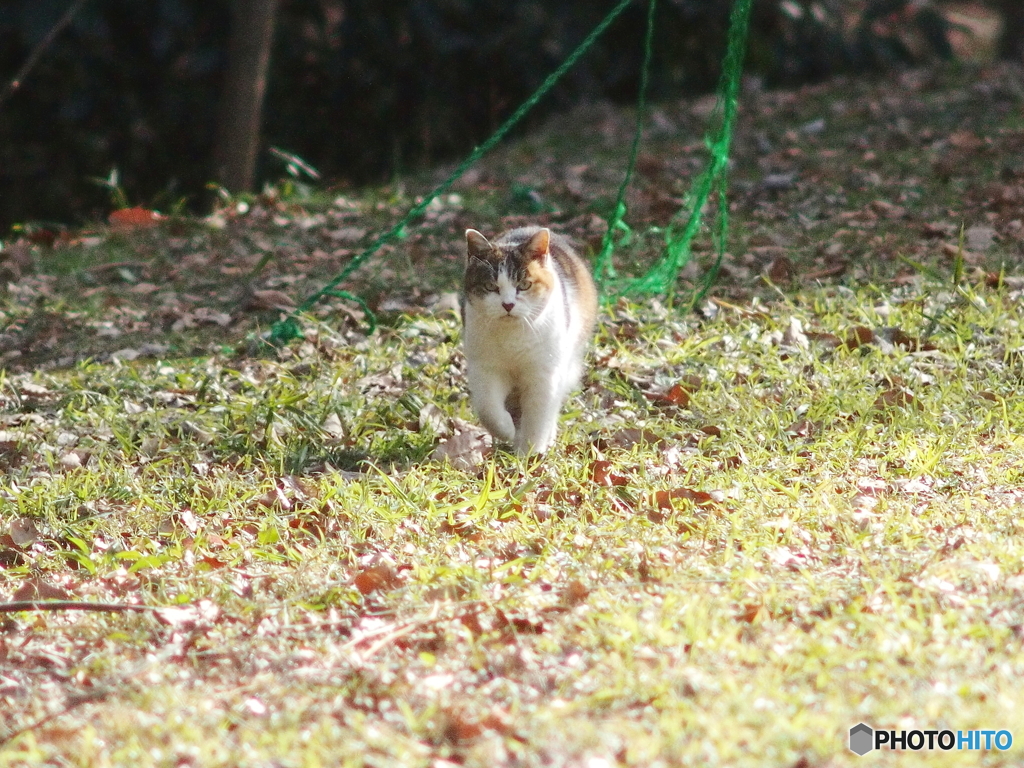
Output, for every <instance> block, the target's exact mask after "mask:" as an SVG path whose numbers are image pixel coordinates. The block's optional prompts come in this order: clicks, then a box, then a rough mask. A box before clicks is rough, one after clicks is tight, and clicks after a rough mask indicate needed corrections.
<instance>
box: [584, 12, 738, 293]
mask: <svg viewBox="0 0 1024 768" xmlns="http://www.w3.org/2000/svg"><path fill="white" fill-rule="evenodd" d="M751 2H752V0H737V1H736V3H735V5H734V6H733V10H732V16H731V18H730V22H729V41H728V46H727V49H726V54H725V59H724V61H723V63H722V74H721V77H720V80H719V85H718V103H717V106H716V109H715V118H716V121H717V127H716V128H715V129H714V130H713V131H712V133H711V135H709V136H708V138H707V139H706V140H705V141H706V144H707V147H708V150H709V152H710V154H711V157H710V159H709V161H708V166H707V168H706V169H705V170H704V172H703V173H702V174H701V175H700V176H698V177H697V179H696V180H695V181H694V183H693V185H692V186H691V188H690V191H689V193H688V194H687V195H686V198H685V203H684V205H683V207H682V209H681V210H680V211H679V212H678V213H677V214H676V216H675V217H674V218H673V219H672V221H671V222H670V223H669V226H668V227H666V229H665V249H664V251H663V252H662V255H661V257H660V258H659V259H658V260H657V261H656V262H655V263H654V265H653V266H652V267H651V268H650V269H649V270H648V271H647V273H646V274H644V275H643V276H642V277H638V278H635V279H633V280H629V281H628V282H626V283H625V285H622V286H619V287H618V288H617V289H616V290H613V291H609V290H608V287H606V286H602V288H603V293H604V294H605V295H608V294H609V293H612V294H649V295H654V294H663V295H667V296H668V297H669V298H670V299H671V298H672V296H673V294H674V293H675V287H676V280H677V278H678V275H679V272H680V270H682V269H683V267H685V266H686V265H687V264H688V263H689V261H690V259H691V257H692V250H691V246H692V244H693V238H694V237H695V236H696V235H697V233H698V231H700V228H701V224H702V223H703V220H704V209H705V206H706V205H707V203H708V199H709V198H710V197H711V193H712V192H713V191H716V192H717V193H718V220H717V228H716V232H715V235H714V242H715V246H716V250H717V252H718V255H717V257H716V259H715V262H714V264H713V265H711V267H710V268H709V269H708V270H707V272H706V273H705V274H704V277H703V279H702V280H701V284H700V286H699V287H698V289H697V290H696V291H695V293H694V296H693V299H692V303H693V304H696V303H697V302H699V301H700V300H701V299H703V298H704V296H706V295H707V292H708V291H709V290H710V288H711V286H712V285H713V284H714V281H715V278H716V277H717V275H718V270H719V268H720V267H721V264H722V258H723V257H724V255H725V248H726V242H727V240H728V233H729V206H728V201H727V199H726V187H727V185H726V175H727V172H728V168H729V146H730V143H731V141H732V133H733V127H734V123H735V121H736V109H737V107H738V105H739V88H740V76H741V74H742V72H743V54H744V51H745V49H746V41H747V31H748V28H749V24H750V8H751ZM653 4H654V0H651V5H652V6H653ZM649 54H650V30H648V39H647V47H646V49H645V57H648V56H649ZM645 85H646V82H643V83H642V84H641V95H640V99H639V103H640V104H641V105H643V103H644V94H643V90H642V89H643V87H644V86H645ZM641 118H642V116H638V123H637V126H638V128H637V139H636V140H635V141H634V147H635V146H636V144H638V143H639V134H640V125H641V123H640V120H641ZM635 152H636V150H635V149H634V152H633V154H632V155H631V156H630V165H629V168H628V170H627V174H626V178H625V180H624V181H623V188H622V190H620V193H619V200H618V203H617V205H616V211H615V212H614V213H613V215H612V217H611V218H610V219H609V227H608V233H609V234H608V235H606V238H605V250H609V251H610V248H609V243H610V237H611V234H612V231H613V230H614V229H616V228H618V227H620V226H621V225H620V220H621V216H622V215H623V214H624V212H625V205H624V204H623V200H624V194H623V191H624V189H625V187H626V185H628V183H629V177H630V176H631V175H632V171H633V165H634V163H635ZM626 231H627V232H628V229H627V230H626ZM605 250H602V253H601V258H603V259H605V260H607V262H608V263H609V264H610V258H609V256H607V255H606V254H605ZM601 258H599V261H598V267H599V271H598V272H597V274H598V278H599V280H602V281H605V280H606V274H605V273H604V272H602V271H600V267H601V266H602V262H601ZM613 274H614V273H613V272H609V273H607V277H611V276H613Z"/></svg>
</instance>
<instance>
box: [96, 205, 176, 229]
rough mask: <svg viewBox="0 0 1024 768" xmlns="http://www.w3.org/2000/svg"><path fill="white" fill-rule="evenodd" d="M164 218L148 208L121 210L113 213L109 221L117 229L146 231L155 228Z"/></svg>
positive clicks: (108, 218)
mask: <svg viewBox="0 0 1024 768" xmlns="http://www.w3.org/2000/svg"><path fill="white" fill-rule="evenodd" d="M163 218H164V217H163V216H162V215H161V214H159V213H157V212H156V211H151V210H148V209H146V208H140V207H135V208H121V209H120V210H117V211H113V212H111V214H110V215H109V216H108V217H107V221H108V222H109V223H110V225H111V226H113V227H114V228H115V229H145V228H148V227H155V226H156V225H157V224H159V223H160V220H161V219H163Z"/></svg>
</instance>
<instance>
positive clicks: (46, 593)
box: [11, 577, 71, 601]
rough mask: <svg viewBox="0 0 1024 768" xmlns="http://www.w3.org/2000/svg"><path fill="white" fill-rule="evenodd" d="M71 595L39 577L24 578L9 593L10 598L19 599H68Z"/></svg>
mask: <svg viewBox="0 0 1024 768" xmlns="http://www.w3.org/2000/svg"><path fill="white" fill-rule="evenodd" d="M70 597H71V595H70V594H69V593H68V592H67V591H66V590H64V589H61V588H60V587H57V586H54V585H53V584H50V583H49V582H48V581H44V580H43V579H41V578H39V577H31V578H28V579H25V581H23V582H22V583H21V586H19V587H18V588H17V589H16V590H14V594H13V595H11V599H12V600H15V601H19V600H68V599H70Z"/></svg>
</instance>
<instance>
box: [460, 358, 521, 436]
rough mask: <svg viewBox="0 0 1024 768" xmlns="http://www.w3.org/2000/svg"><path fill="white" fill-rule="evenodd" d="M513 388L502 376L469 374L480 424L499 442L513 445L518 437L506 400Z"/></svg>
mask: <svg viewBox="0 0 1024 768" xmlns="http://www.w3.org/2000/svg"><path fill="white" fill-rule="evenodd" d="M511 391H512V387H511V386H510V385H509V384H508V382H507V381H506V380H505V379H504V378H503V377H501V376H498V375H495V374H493V373H489V372H486V371H471V372H470V373H469V399H470V403H471V404H472V406H473V410H474V411H475V412H476V415H477V416H478V417H479V419H480V422H481V423H482V424H483V425H484V427H486V429H487V431H488V432H490V433H491V434H492V435H494V437H496V438H497V439H498V440H501V441H502V442H505V443H511V442H512V441H513V440H514V439H515V436H516V427H515V424H514V423H513V422H512V415H511V414H510V413H509V412H508V411H507V410H506V409H505V400H506V399H507V398H508V394H509V392H511Z"/></svg>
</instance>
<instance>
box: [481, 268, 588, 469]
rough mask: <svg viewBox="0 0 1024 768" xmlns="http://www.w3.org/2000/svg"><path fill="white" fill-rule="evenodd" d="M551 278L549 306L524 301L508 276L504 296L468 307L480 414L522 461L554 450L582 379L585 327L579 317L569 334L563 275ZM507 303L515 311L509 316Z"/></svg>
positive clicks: (501, 281) (502, 281)
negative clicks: (515, 397) (513, 407)
mask: <svg viewBox="0 0 1024 768" xmlns="http://www.w3.org/2000/svg"><path fill="white" fill-rule="evenodd" d="M544 258H545V259H546V260H550V258H551V257H550V255H549V256H545V257H544ZM545 266H547V267H548V268H550V267H551V264H550V263H548V264H546V265H545ZM552 273H553V274H554V285H553V289H552V290H551V292H550V294H549V295H548V296H547V297H546V301H543V303H540V302H538V301H537V300H536V299H534V298H533V297H532V296H531V294H530V293H529V292H523V293H521V294H519V295H517V294H516V286H515V284H514V283H512V282H511V280H509V278H508V276H507V275H506V274H505V273H504V272H502V273H501V274H499V276H498V279H497V281H496V282H497V284H498V290H497V292H491V293H487V294H484V295H482V296H471V297H469V298H468V300H467V302H466V307H465V312H466V317H465V345H466V346H465V350H466V362H467V373H468V379H469V392H470V397H471V400H472V404H473V409H474V410H475V411H476V413H477V415H478V416H479V417H480V420H481V421H482V422H483V424H484V426H485V427H487V429H488V430H489V431H490V432H491V433H492V434H493V435H494V436H495V437H497V438H498V439H499V440H503V441H506V442H510V443H512V445H513V447H514V448H515V450H516V452H517V453H519V454H520V455H527V454H530V453H543V452H544V451H546V450H547V449H548V448H549V447H550V446H551V444H552V442H554V439H555V433H556V432H557V430H558V414H559V411H560V410H561V407H562V404H563V403H564V402H565V400H566V398H567V397H568V396H569V393H570V392H571V391H572V390H573V389H574V388H575V387H576V385H577V384H579V381H580V377H581V375H582V373H583V356H584V353H585V351H586V343H587V339H585V338H584V334H585V333H586V329H585V328H584V327H583V319H582V318H581V317H580V316H579V313H578V312H576V311H572V312H570V313H569V317H570V322H569V324H568V327H567V325H566V309H565V305H564V301H565V292H564V291H563V290H562V288H561V286H560V285H559V284H558V281H559V278H558V274H557V272H553V270H552ZM503 303H507V304H513V305H514V306H513V307H512V309H511V310H510V311H507V310H506V309H505V308H504V307H503V306H502V304H503ZM538 304H539V305H538ZM513 389H516V390H518V391H519V400H520V406H521V410H522V414H521V419H520V424H519V429H518V430H516V428H515V426H514V424H513V423H512V417H511V416H510V415H509V413H508V411H506V410H505V398H506V397H507V396H508V394H509V392H511V391H512V390H513Z"/></svg>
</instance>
